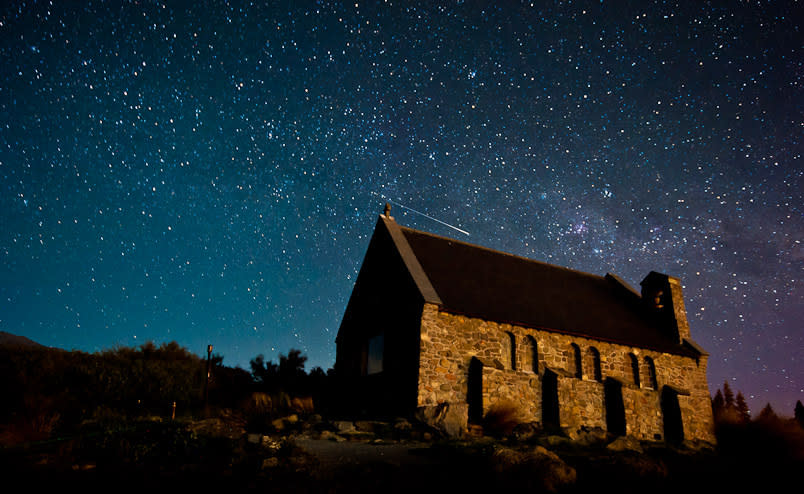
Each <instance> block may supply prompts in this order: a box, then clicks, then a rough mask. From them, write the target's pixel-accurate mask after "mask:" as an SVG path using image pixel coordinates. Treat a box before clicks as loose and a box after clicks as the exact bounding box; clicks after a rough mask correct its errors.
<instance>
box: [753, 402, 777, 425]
mask: <svg viewBox="0 0 804 494" xmlns="http://www.w3.org/2000/svg"><path fill="white" fill-rule="evenodd" d="M776 418H777V417H776V412H774V411H773V407H771V404H770V403H768V404H767V405H765V408H763V409H762V411H761V412H759V417H758V418H757V420H759V421H760V422H769V421H772V420H775V419H776Z"/></svg>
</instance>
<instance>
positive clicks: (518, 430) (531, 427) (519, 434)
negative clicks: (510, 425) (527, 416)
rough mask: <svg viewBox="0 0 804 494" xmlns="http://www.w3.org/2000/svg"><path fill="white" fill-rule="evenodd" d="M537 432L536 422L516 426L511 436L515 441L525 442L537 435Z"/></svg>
mask: <svg viewBox="0 0 804 494" xmlns="http://www.w3.org/2000/svg"><path fill="white" fill-rule="evenodd" d="M538 432H539V426H538V424H537V423H536V422H528V423H525V424H517V425H516V427H514V430H513V432H512V434H513V435H514V438H515V439H516V440H517V441H527V440H528V439H531V438H532V437H534V436H535V435H536V434H538Z"/></svg>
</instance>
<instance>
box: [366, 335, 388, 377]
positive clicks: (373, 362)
mask: <svg viewBox="0 0 804 494" xmlns="http://www.w3.org/2000/svg"><path fill="white" fill-rule="evenodd" d="M384 352H385V335H384V334H383V333H380V334H378V335H377V336H374V337H373V338H370V339H369V341H368V355H367V356H366V374H368V375H371V374H379V373H380V372H382V370H383V362H382V361H383V353H384Z"/></svg>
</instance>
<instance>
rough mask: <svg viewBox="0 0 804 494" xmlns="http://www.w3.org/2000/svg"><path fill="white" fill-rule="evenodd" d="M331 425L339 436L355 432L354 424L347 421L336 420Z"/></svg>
mask: <svg viewBox="0 0 804 494" xmlns="http://www.w3.org/2000/svg"><path fill="white" fill-rule="evenodd" d="M332 425H333V426H335V430H336V431H338V432H339V433H341V434H343V433H346V432H355V431H356V430H357V429H355V424H354V422H349V421H348V420H336V421H335V422H333V423H332Z"/></svg>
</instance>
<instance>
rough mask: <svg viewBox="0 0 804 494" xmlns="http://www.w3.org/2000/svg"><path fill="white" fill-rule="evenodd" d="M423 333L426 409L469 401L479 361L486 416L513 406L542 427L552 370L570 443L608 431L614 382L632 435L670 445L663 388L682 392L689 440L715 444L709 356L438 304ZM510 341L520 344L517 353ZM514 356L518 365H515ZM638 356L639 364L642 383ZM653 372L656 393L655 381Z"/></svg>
mask: <svg viewBox="0 0 804 494" xmlns="http://www.w3.org/2000/svg"><path fill="white" fill-rule="evenodd" d="M420 331H421V345H420V365H419V369H420V370H419V392H418V397H419V398H418V399H419V402H418V404H419V406H433V405H437V404H441V403H463V402H466V400H467V395H468V393H469V375H470V372H469V368H470V364H471V361H472V358H473V357H474V358H476V359H478V360H480V361H481V362H483V363H484V365H483V371H482V381H483V382H482V409H483V411H484V412H485V411H487V410H488V409H489V408H490V407H492V406H493V405H494V404H495V403H498V402H501V401H503V400H509V401H513V402H515V403H517V404H518V406H519V408H520V409H519V412H520V414H521V417H522V418H523V419H525V420H527V421H532V422H536V423H541V422H542V403H541V400H542V396H541V394H542V392H541V390H542V387H541V382H542V378H543V376H544V374H545V372H546V371H547V370H548V369H549V370H551V371H553V372H555V373H556V374H557V375H558V378H557V380H558V401H559V414H560V426H561V428H562V429H563V430H564V431H565V432H566V433H567V434H569V435H570V437H573V436H575V435H577V434H578V432H579V431H580V430H581V428H582V427H586V428H594V427H599V428H602V429H605V428H606V417H605V410H606V407H605V403H604V399H605V398H604V397H605V394H604V385H603V382H601V381H602V380H603V379H606V378H610V379H614V380H616V381H617V382H619V383H621V385H622V402H623V407H624V409H625V427H626V430H625V433H626V435H628V436H631V437H634V438H637V439H640V440H662V439H663V417H662V407H661V403H660V400H661V393H660V390H661V389H662V388H663V387H664V386H669V387H671V388H672V389H673V390H675V391H677V395H678V402H679V408H680V410H681V418H682V423H683V430H684V436H685V438H687V439H694V440H702V441H706V442H714V437H713V422H712V413H711V405H710V399H709V391H708V388H707V384H706V365H707V357H706V355H703V356H701V357H700V358H698V359H693V358H689V357H683V356H678V355H672V354H668V353H659V352H655V351H651V350H646V349H642V348H635V347H628V346H624V345H620V344H613V343H608V342H603V341H597V340H592V339H587V338H583V337H576V336H570V335H565V334H559V333H555V332H549V331H543V330H538V329H532V328H525V327H519V326H515V325H510V324H504V323H496V322H492V321H486V320H482V319H477V318H471V317H466V316H462V315H457V314H451V313H449V312H446V311H442V310H439V307H438V306H437V305H435V304H425V305H424V308H423V313H422V320H421V330H420ZM456 335H460V337H459V338H456ZM509 335H513V341H514V342H515V349H514V351H513V352H511V350H510V347H509V344H510V343H509V341H510V339H511V337H510V336H509ZM533 342H535V349H536V352H535V353H536V362H535V363H534V361H533V354H534V351H533V350H534V344H533ZM573 343H574V344H576V345H577V346H578V347H579V348H580V350H581V352H580V353H581V359H582V362H581V370H582V372H581V377H580V378H579V377H576V376H575V369H576V367H575V366H576V363H575V352H574V349H573V348H572V346H571V345H572V344H573ZM592 348H594V349H596V350H597V351H598V352H599V374H600V375H599V376H595V369H594V366H595V362H594V358H593V357H592V356H591V349H592ZM632 355H633V357H632ZM511 356H513V357H514V358H515V360H516V361H515V362H514V363H513V364H512V363H511ZM646 357H648V358H649V359H652V362H653V367H654V369H655V370H653V369H650V368H649V367H650V364H649V363H648V362H649V361H648V360H646ZM632 358H636V361H637V362H638V369H639V376H638V378H639V383H638V384H637V383H636V382H635V377H634V368H633V365H632ZM653 372H655V378H654V379H655V386H656V387H654V383H652V382H651V380H652V379H651V373H653ZM596 377H597V378H599V379H600V380H598V379H596Z"/></svg>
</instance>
